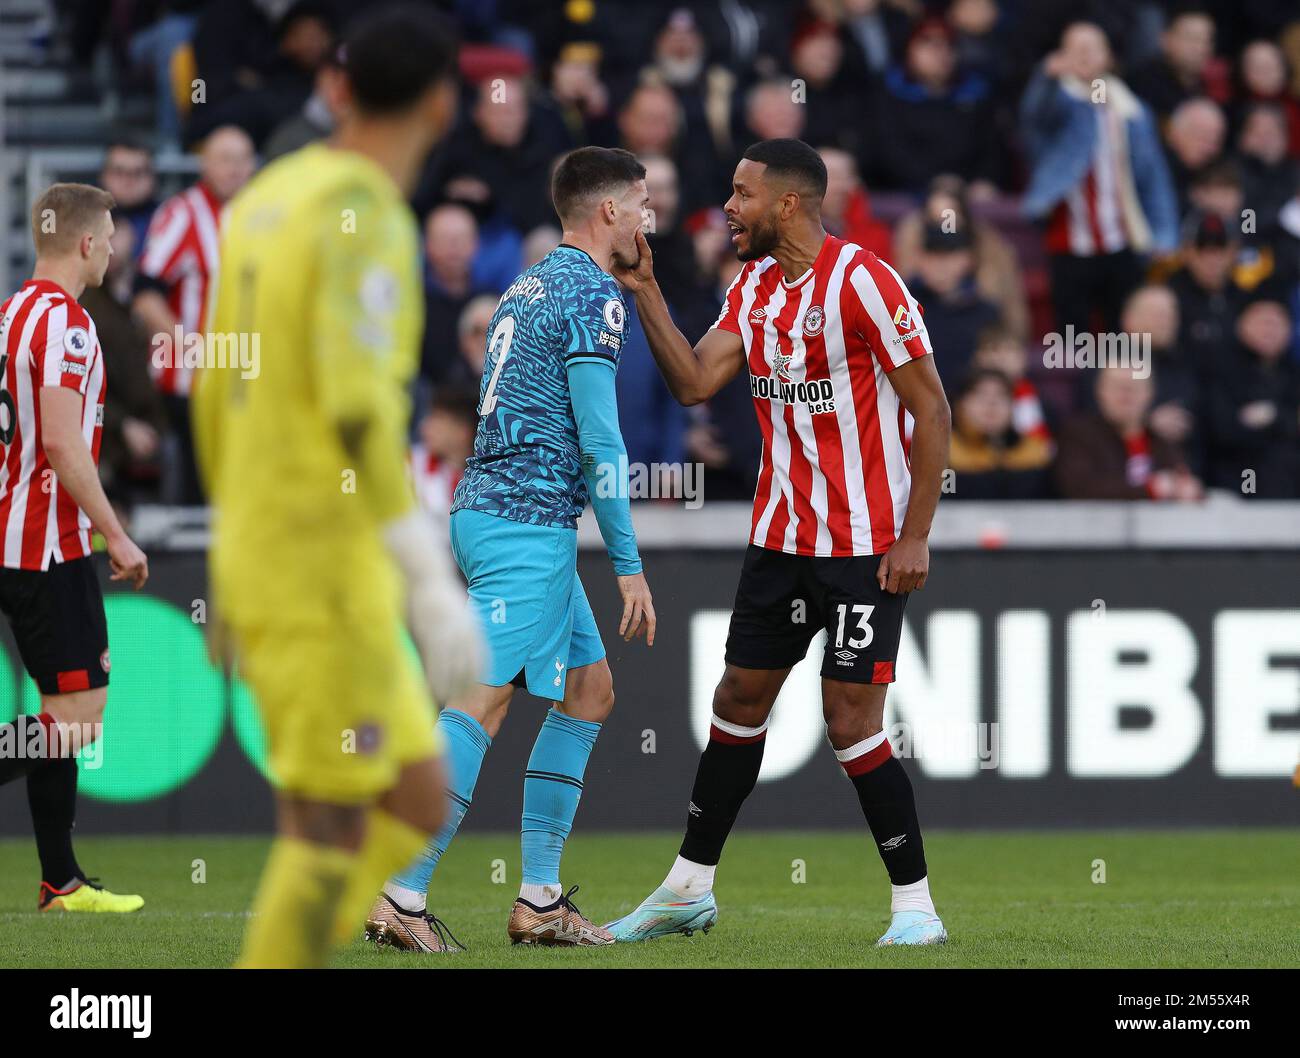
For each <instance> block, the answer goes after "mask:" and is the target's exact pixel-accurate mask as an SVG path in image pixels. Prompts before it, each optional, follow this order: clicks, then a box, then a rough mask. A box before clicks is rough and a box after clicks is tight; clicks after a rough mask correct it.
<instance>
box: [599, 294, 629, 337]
mask: <svg viewBox="0 0 1300 1058" xmlns="http://www.w3.org/2000/svg"><path fill="white" fill-rule="evenodd" d="M604 316H605V326H607V327H608V328H609V329H610V330H611V331H613V332H614V333H615V334H622V333H623V325H624V324H625V323H626V322H627V309H625V308H624V307H623V302H621V301H619V300H618V298H610V299H609V300H608V301H607V302H605V309H604Z"/></svg>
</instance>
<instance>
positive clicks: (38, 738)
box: [0, 713, 57, 786]
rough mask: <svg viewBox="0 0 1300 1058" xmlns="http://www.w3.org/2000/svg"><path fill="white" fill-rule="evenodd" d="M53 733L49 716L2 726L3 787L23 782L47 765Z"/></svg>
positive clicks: (0, 769) (0, 760) (20, 719)
mask: <svg viewBox="0 0 1300 1058" xmlns="http://www.w3.org/2000/svg"><path fill="white" fill-rule="evenodd" d="M50 730H51V722H50V720H49V715H48V714H47V713H42V714H40V715H39V716H20V717H17V718H16V719H14V720H11V721H9V723H7V724H0V786H3V785H4V784H5V783H7V782H13V781H14V780H15V779H21V778H22V777H23V776H24V775H26V774H28V773H29V772H31V771H32V769H33V768H35V767H36V766H37V765H38V764H42V763H44V762H45V759H46V740H47V739H48V738H49V733H50ZM56 738H57V736H56Z"/></svg>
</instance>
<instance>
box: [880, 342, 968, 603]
mask: <svg viewBox="0 0 1300 1058" xmlns="http://www.w3.org/2000/svg"><path fill="white" fill-rule="evenodd" d="M889 382H890V384H891V385H892V386H893V387H894V391H895V392H896V393H897V394H898V398H899V400H901V401H902V402H903V407H905V408H906V409H907V410H908V411H909V412H911V414H912V418H913V419H915V420H916V424H915V426H914V427H913V429H912V448H911V454H910V458H911V464H912V491H911V495H910V497H909V498H908V501H907V514H906V515H904V517H903V527H902V530H901V531H900V533H899V535H898V540H896V541H895V542H894V546H893V547H891V548H890V549H889V550H888V551H887V552H886V553H885V557H884V559H883V560H882V561H881V563H880V568H879V570H878V571H877V574H876V578H877V580H879V582H880V586H881V587H882V588H884V589H885V590H886V591H890V592H909V591H913V590H915V589H919V588H924V587H925V580H926V577H927V576H928V575H929V572H930V547H929V543H928V540H929V537H930V525H931V523H932V522H933V521H934V512H935V508H936V507H938V505H939V493H940V491H941V490H942V487H943V472H944V468H945V467H947V465H948V438H949V435H950V434H951V432H952V413H951V412H950V411H949V409H948V398H947V397H945V396H944V393H943V383H941V382H940V381H939V372H938V371H936V370H935V367H934V357H932V356H922V357H918V358H917V359H915V360H911V361H909V362H908V363H906V364H903V365H902V366H900V367H896V368H894V370H893V371H891V372H890V373H889Z"/></svg>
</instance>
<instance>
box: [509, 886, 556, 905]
mask: <svg viewBox="0 0 1300 1058" xmlns="http://www.w3.org/2000/svg"><path fill="white" fill-rule="evenodd" d="M563 893H564V888H563V886H561V885H560V883H559V882H556V883H555V884H554V885H533V884H532V883H531V882H524V884H523V885H521V886H520V887H519V899H521V900H527V901H528V902H529V903H530V904H532V905H533V906H534V907H549V906H550V905H551V904H553V903H555V901H557V900H558V899H560V897H561V895H563Z"/></svg>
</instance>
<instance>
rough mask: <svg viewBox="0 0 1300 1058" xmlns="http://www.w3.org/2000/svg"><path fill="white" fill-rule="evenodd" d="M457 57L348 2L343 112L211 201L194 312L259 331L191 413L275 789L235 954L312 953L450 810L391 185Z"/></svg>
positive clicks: (402, 190) (215, 556) (237, 653)
mask: <svg viewBox="0 0 1300 1058" xmlns="http://www.w3.org/2000/svg"><path fill="white" fill-rule="evenodd" d="M455 62H456V50H455V45H454V43H453V41H452V39H451V37H450V36H449V34H448V33H447V32H446V31H445V30H444V29H443V28H442V26H441V24H440V23H439V22H438V21H437V20H436V19H434V18H433V17H432V16H429V15H426V14H424V13H422V12H419V11H416V10H412V9H407V8H398V9H391V8H390V9H386V10H384V11H381V12H379V13H377V14H374V15H372V16H370V17H368V18H367V19H366V20H365V21H364V22H360V23H358V25H357V27H356V29H355V30H354V31H353V32H352V34H351V35H350V36H349V38H348V40H347V42H346V43H345V45H344V53H343V66H344V70H345V73H346V82H347V88H346V98H344V99H342V100H340V107H339V109H340V111H341V120H340V123H339V127H338V131H337V133H336V135H335V136H334V137H333V139H332V140H331V141H330V142H329V143H328V144H318V145H313V146H309V147H306V148H303V149H302V150H300V151H297V152H295V153H294V154H291V155H288V156H286V157H285V158H282V159H281V160H279V161H277V162H275V163H274V164H272V165H270V166H268V167H267V168H266V169H265V170H264V171H263V172H262V173H261V174H260V175H259V176H257V177H256V178H255V179H254V180H253V181H252V182H251V183H250V184H249V185H248V187H247V188H246V189H245V191H244V192H243V193H242V194H241V195H239V196H238V197H237V198H236V199H235V200H234V201H233V202H232V204H231V206H230V210H229V214H228V216H227V217H226V220H225V223H224V228H223V236H222V246H221V271H220V274H219V278H218V285H217V293H216V300H215V304H214V311H213V312H212V313H211V314H210V322H209V327H210V328H211V330H212V332H214V333H216V334H221V335H244V336H247V337H248V338H249V340H250V341H251V340H252V339H254V338H255V339H256V340H257V341H258V342H259V355H258V357H257V360H256V363H255V369H254V370H245V371H241V370H240V369H239V368H238V367H224V366H220V365H217V364H214V363H209V364H208V365H207V366H206V367H205V370H204V371H203V373H202V375H201V377H200V382H199V385H198V390H197V395H196V398H195V407H194V416H195V423H194V426H195V433H196V441H197V444H198V451H199V457H200V463H201V469H202V471H203V473H204V475H205V477H206V479H207V484H208V486H209V489H210V495H211V497H212V500H213V506H214V508H215V515H216V522H215V526H216V529H215V539H214V543H213V548H212V555H211V576H212V583H213V590H214V593H215V604H216V606H217V608H218V610H219V612H220V614H221V619H222V621H224V622H225V625H226V626H228V628H229V630H230V634H231V639H232V645H233V648H234V657H235V659H236V660H237V663H238V666H239V669H240V672H241V674H242V676H243V677H244V678H245V679H246V680H247V681H248V683H249V685H250V686H251V687H252V689H253V691H254V693H255V695H256V698H257V702H258V705H259V708H260V710H261V714H262V718H263V721H264V723H265V725H266V731H267V735H268V738H269V742H270V764H271V771H272V773H273V776H274V780H275V784H276V787H277V801H278V810H279V821H278V835H277V838H276V841H275V844H274V845H273V846H272V849H271V854H270V858H269V860H268V862H267V864H266V867H265V870H264V872H263V875H262V881H261V885H260V887H259V889H258V893H257V896H256V899H255V903H254V908H253V910H254V912H255V917H254V918H253V920H252V922H251V923H250V925H249V927H248V932H247V935H246V936H245V938H244V950H243V954H242V956H241V958H240V960H239V965H240V966H244V967H271V966H276V967H299V966H320V965H323V964H324V963H325V962H326V960H327V958H328V956H329V952H330V949H331V947H332V945H334V944H337V943H340V942H342V941H344V940H346V939H347V937H348V936H349V934H351V933H352V931H353V927H354V924H355V923H357V922H358V921H359V920H363V919H364V917H365V913H366V908H367V907H368V905H369V902H370V900H371V899H373V897H374V893H375V891H376V890H377V889H378V888H379V887H380V886H381V885H382V884H383V881H384V879H385V878H386V877H387V876H388V875H389V874H391V873H392V872H393V871H394V870H396V869H398V868H399V867H401V866H402V865H403V864H405V863H406V862H408V861H409V860H410V859H411V858H412V857H413V856H415V855H416V853H418V852H419V851H420V849H421V848H422V847H423V846H424V843H425V840H426V838H427V837H428V836H429V835H431V834H433V833H435V832H436V831H437V830H438V828H439V827H440V826H441V825H442V823H443V820H444V817H445V815H446V808H445V806H446V779H445V775H444V770H443V767H442V763H441V760H440V759H439V749H438V746H437V744H436V739H437V737H438V736H436V735H435V733H434V713H433V706H432V702H431V700H430V695H429V691H430V690H432V691H433V694H434V695H435V696H437V697H439V698H444V699H445V698H446V697H449V696H451V695H453V694H455V693H458V692H459V691H461V690H463V689H464V688H465V687H466V686H467V685H468V684H469V683H470V682H472V680H473V678H474V676H475V675H476V674H477V672H478V667H479V658H480V645H479V639H478V631H477V623H476V621H475V619H474V618H473V616H472V615H471V614H470V613H469V611H468V609H467V605H466V598H465V595H464V592H463V590H462V589H461V587H460V585H459V583H458V582H457V580H456V579H455V573H454V571H453V569H452V566H451V562H450V560H449V558H448V557H447V556H446V545H445V543H443V542H441V541H440V540H438V539H437V537H436V535H435V533H434V532H433V529H432V527H431V525H430V524H429V523H428V522H427V521H426V520H425V518H424V516H423V515H422V514H421V513H419V512H418V511H417V508H416V504H415V498H414V495H413V493H412V488H411V484H410V482H409V479H408V477H407V472H406V461H405V447H406V446H405V439H406V427H407V422H408V419H409V415H410V407H409V403H408V399H407V396H406V386H407V383H408V382H409V380H410V378H411V377H412V375H413V374H414V372H415V369H416V364H417V351H418V348H419V342H420V330H421V325H422V318H421V317H422V312H421V305H422V301H421V293H420V277H419V273H418V261H419V249H418V241H417V233H416V228H415V224H414V219H413V218H412V216H411V213H410V210H409V209H408V207H407V204H406V201H405V197H404V196H405V195H406V194H407V193H408V192H409V191H410V189H411V187H412V185H413V183H414V181H415V178H416V176H417V174H418V171H419V167H420V165H421V164H422V162H423V161H424V159H425V156H426V155H427V154H428V152H429V150H430V148H431V147H432V146H433V145H434V144H435V143H436V142H437V140H438V139H439V138H440V137H441V136H442V135H443V133H444V132H445V131H446V129H447V127H448V125H449V124H450V121H451V119H452V116H453V114H454V110H455V98H456V83H455V79H454V78H455V74H454V71H455ZM209 354H210V356H211V354H212V350H211V349H209ZM403 600H405V604H406V610H407V613H408V616H409V618H410V627H411V632H412V634H413V635H414V637H415V641H416V645H417V646H418V648H419V652H420V656H421V659H422V661H423V665H424V675H425V676H426V677H427V680H428V686H427V687H426V685H425V682H424V680H422V679H421V676H420V673H419V671H418V668H417V667H416V666H415V664H414V662H413V661H412V660H411V659H410V658H409V656H408V655H407V654H406V652H405V651H404V649H403V643H402V617H403Z"/></svg>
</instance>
